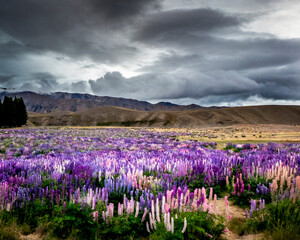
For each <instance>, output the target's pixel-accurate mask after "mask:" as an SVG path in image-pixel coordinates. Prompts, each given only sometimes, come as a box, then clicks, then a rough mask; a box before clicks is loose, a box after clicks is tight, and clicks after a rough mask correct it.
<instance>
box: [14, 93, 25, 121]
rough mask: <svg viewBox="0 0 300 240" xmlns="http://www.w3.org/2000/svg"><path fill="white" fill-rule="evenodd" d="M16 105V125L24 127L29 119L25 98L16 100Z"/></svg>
mask: <svg viewBox="0 0 300 240" xmlns="http://www.w3.org/2000/svg"><path fill="white" fill-rule="evenodd" d="M14 101H15V105H16V125H17V126H22V125H25V124H26V122H27V119H28V115H27V111H26V106H25V103H24V101H23V98H22V97H20V98H15V100H14Z"/></svg>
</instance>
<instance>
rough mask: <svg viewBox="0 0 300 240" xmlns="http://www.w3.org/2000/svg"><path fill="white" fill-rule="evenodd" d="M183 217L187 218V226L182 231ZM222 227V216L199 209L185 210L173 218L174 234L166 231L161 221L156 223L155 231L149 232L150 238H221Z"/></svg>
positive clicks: (190, 239)
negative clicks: (193, 210)
mask: <svg viewBox="0 0 300 240" xmlns="http://www.w3.org/2000/svg"><path fill="white" fill-rule="evenodd" d="M184 217H186V219H187V228H186V231H185V232H184V233H182V229H183V226H184ZM224 229H225V225H224V218H223V217H221V216H218V215H214V214H209V213H207V212H201V211H198V212H186V213H182V214H180V215H179V216H178V219H174V234H172V233H171V232H167V231H166V228H165V226H164V224H163V223H158V224H157V229H156V231H154V232H152V233H151V234H150V239H152V240H156V239H163V240H169V239H170V240H171V239H188V240H193V239H221V234H222V233H223V231H224ZM210 236H212V238H211V237H210Z"/></svg>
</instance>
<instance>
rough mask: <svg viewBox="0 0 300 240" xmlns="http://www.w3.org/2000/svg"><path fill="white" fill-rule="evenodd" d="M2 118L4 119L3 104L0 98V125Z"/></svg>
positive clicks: (1, 124)
mask: <svg viewBox="0 0 300 240" xmlns="http://www.w3.org/2000/svg"><path fill="white" fill-rule="evenodd" d="M3 119H4V115H3V104H2V101H1V99H0V127H1V126H3Z"/></svg>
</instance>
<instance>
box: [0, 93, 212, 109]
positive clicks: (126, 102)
mask: <svg viewBox="0 0 300 240" xmlns="http://www.w3.org/2000/svg"><path fill="white" fill-rule="evenodd" d="M4 96H9V97H14V96H17V97H22V98H23V100H24V102H25V105H26V107H27V111H29V112H35V113H50V112H59V111H70V112H83V111H86V110H88V109H92V108H95V107H104V106H114V107H122V108H128V109H134V110H141V111H183V110H199V109H203V108H204V107H201V106H198V105H195V104H191V105H187V106H183V105H176V104H173V103H169V102H159V103H156V104H151V103H149V102H146V101H138V100H134V99H127V98H116V97H108V96H95V95H90V94H80V93H66V92H55V93H51V94H39V93H34V92H28V91H27V92H1V93H0V98H1V99H2V98H4ZM213 108H215V107H213Z"/></svg>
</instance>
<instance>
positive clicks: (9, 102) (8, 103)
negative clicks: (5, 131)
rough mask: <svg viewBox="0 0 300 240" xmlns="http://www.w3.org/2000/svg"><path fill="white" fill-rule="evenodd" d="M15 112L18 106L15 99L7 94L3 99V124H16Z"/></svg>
mask: <svg viewBox="0 0 300 240" xmlns="http://www.w3.org/2000/svg"><path fill="white" fill-rule="evenodd" d="M15 113H16V108H15V104H14V102H13V99H12V98H10V97H7V96H5V97H4V100H3V116H4V122H3V125H4V126H6V127H12V126H15V121H16V119H15Z"/></svg>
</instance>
